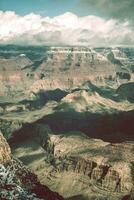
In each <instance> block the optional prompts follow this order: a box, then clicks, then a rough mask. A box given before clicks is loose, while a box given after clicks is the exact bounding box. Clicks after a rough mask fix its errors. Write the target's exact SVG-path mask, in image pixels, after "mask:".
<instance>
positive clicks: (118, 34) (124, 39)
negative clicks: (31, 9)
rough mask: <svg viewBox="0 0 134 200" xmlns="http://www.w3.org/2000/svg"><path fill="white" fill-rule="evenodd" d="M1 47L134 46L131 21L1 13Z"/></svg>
mask: <svg viewBox="0 0 134 200" xmlns="http://www.w3.org/2000/svg"><path fill="white" fill-rule="evenodd" d="M0 43H5V44H9V43H10V44H23V45H92V46H108V45H129V44H134V38H133V27H132V26H131V24H130V23H129V21H124V22H121V21H118V20H115V19H107V20H106V19H103V18H101V17H97V16H92V15H89V16H85V17H78V16H77V15H75V14H73V13H69V12H67V13H64V14H63V15H60V16H56V17H53V18H50V17H41V16H40V15H37V14H34V13H30V14H28V15H25V16H19V15H17V14H16V13H15V12H11V11H6V12H2V11H1V12H0Z"/></svg>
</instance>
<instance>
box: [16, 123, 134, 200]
mask: <svg viewBox="0 0 134 200" xmlns="http://www.w3.org/2000/svg"><path fill="white" fill-rule="evenodd" d="M33 129H34V130H35V132H33V135H32V138H33V141H34V142H33V144H31V139H30V138H29V140H26V141H27V142H26V144H27V145H28V144H31V145H32V146H33V145H34V147H35V151H34V152H33V151H32V152H31V151H30V150H29V151H30V152H29V155H31V158H32V155H42V156H41V158H39V157H38V156H36V158H35V160H36V159H37V160H36V166H35V165H34V162H35V160H34V161H31V162H29V161H28V160H27V155H26V153H25V151H26V152H27V150H24V149H25V147H23V146H24V144H25V139H24V138H23V139H24V141H23V142H19V143H18V145H17V147H13V149H14V154H15V155H16V156H17V157H19V158H20V159H23V160H24V162H26V164H28V165H29V166H30V167H31V168H32V169H33V170H34V172H35V173H36V174H37V175H38V177H39V179H40V180H41V182H42V183H45V182H46V183H47V185H48V186H49V187H51V188H53V189H54V190H56V191H58V192H59V193H61V194H62V195H64V197H66V198H68V197H71V196H73V195H78V194H81V195H82V196H85V195H86V196H87V197H86V198H87V199H92V198H93V197H94V198H99V197H100V198H99V199H101V198H102V197H104V199H105V198H106V199H107V200H116V199H117V200H120V199H121V198H122V197H123V196H125V195H127V194H130V193H131V191H132V189H133V185H134V179H133V147H134V146H133V143H127V142H126V143H125V142H124V143H123V144H120V143H117V144H112V143H108V142H103V141H102V140H98V139H91V138H88V137H87V136H86V135H84V134H83V133H80V132H70V133H68V134H67V133H66V134H63V133H62V134H61V135H55V134H53V132H52V131H51V130H50V129H49V127H48V126H43V125H36V126H34V127H33ZM39 149H40V151H39ZM122 149H124V151H122ZM22 152H23V153H22ZM42 157H43V158H44V159H43V160H42ZM44 168H45V169H47V170H46V173H44V170H43V169H44ZM63 179H64V180H63ZM72 185H73V189H72ZM95 194H96V195H95ZM109 194H110V196H109ZM76 199H77V198H76ZM102 199H103V198H102Z"/></svg>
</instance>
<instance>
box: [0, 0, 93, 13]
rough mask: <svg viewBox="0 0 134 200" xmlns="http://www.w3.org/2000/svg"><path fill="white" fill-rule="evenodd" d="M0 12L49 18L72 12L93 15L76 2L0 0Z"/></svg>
mask: <svg viewBox="0 0 134 200" xmlns="http://www.w3.org/2000/svg"><path fill="white" fill-rule="evenodd" d="M0 10H3V11H7V10H12V11H15V12H16V13H17V14H20V15H26V14H28V13H30V12H34V13H37V14H41V15H43V16H46V15H47V16H51V17H53V16H57V15H60V14H63V13H65V12H73V13H75V14H77V15H79V16H84V15H87V14H94V13H91V12H89V11H88V10H86V9H81V6H80V5H79V1H78V0H0Z"/></svg>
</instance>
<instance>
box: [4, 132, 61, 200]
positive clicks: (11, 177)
mask: <svg viewBox="0 0 134 200" xmlns="http://www.w3.org/2000/svg"><path fill="white" fill-rule="evenodd" d="M0 199H1V200H17V199H18V200H22V199H29V200H30V199H31V200H33V199H34V200H39V199H45V200H50V199H51V200H62V199H63V198H62V197H61V196H60V195H58V194H57V193H54V192H52V191H50V190H49V189H48V188H47V187H46V186H44V185H41V183H40V182H39V181H38V179H37V177H36V175H34V174H33V173H32V172H31V171H30V170H29V169H28V168H27V167H25V166H24V165H23V164H22V163H21V162H20V161H19V160H16V159H14V158H13V157H12V155H11V150H10V147H9V145H8V143H7V142H6V140H5V138H4V137H3V135H2V133H0Z"/></svg>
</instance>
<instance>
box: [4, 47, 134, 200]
mask: <svg viewBox="0 0 134 200" xmlns="http://www.w3.org/2000/svg"><path fill="white" fill-rule="evenodd" d="M133 66H134V49H133V48H121V47H120V48H111V47H109V48H104V47H103V48H90V47H80V46H79V47H75V46H73V47H71V46H70V47H39V46H38V47H32V46H31V47H28V46H27V47H19V46H13V45H11V46H10V45H9V46H0V130H1V131H2V133H3V135H4V137H5V138H6V139H7V140H8V142H9V144H10V146H11V149H12V153H13V155H14V156H15V157H17V158H19V159H20V160H21V161H22V163H24V164H25V165H26V166H27V167H28V169H27V168H26V167H24V165H23V164H22V163H21V162H20V161H18V160H16V159H13V158H12V155H11V152H10V148H9V146H8V144H7V142H6V140H5V139H4V138H3V136H2V135H0V138H1V140H0V141H1V145H0V150H1V151H0V164H2V166H1V167H2V168H1V170H2V173H4V174H7V171H8V173H9V175H10V174H11V173H12V174H15V175H14V177H15V178H16V176H17V178H18V179H19V181H20V183H21V185H19V187H20V188H22V190H23V192H21V194H20V188H19V189H16V191H17V195H22V193H24V197H25V199H28V198H29V199H30V198H32V199H33V196H28V195H34V198H42V199H43V198H44V199H46V200H47V199H48V200H49V199H50V200H51V199H52V200H56V198H57V199H58V200H59V199H62V197H60V196H59V195H58V194H55V193H53V192H51V191H50V190H49V189H48V188H46V186H43V185H47V186H48V187H49V188H51V189H52V190H53V191H55V192H58V193H59V194H61V195H62V196H64V198H65V199H68V200H73V199H75V200H78V199H80V200H83V199H84V200H93V199H94V200H95V199H99V200H104V199H106V200H122V199H124V198H127V200H128V199H132V198H131V196H132V194H133V187H134V186H133V185H134V179H133V170H134V165H133V164H134V163H133V148H134V143H133V140H134V134H133V130H134V104H133V92H131V91H132V90H133V80H134V70H133ZM3 142H4V145H3ZM11 166H12V167H13V166H14V167H13V168H15V169H17V171H10V169H11V168H12V167H11ZM10 167H11V168H10ZM29 169H32V171H33V172H34V174H36V175H37V176H38V178H37V177H36V175H34V174H33V173H31V172H30V171H29ZM10 172H11V173H10ZM19 172H21V174H20V173H19ZM18 173H19V175H18ZM22 174H24V177H22ZM11 177H12V176H11ZM14 177H12V179H11V180H12V181H14ZM23 178H24V179H23ZM25 179H26V181H27V182H28V184H30V185H28V188H30V190H28V194H27V195H26V193H25V191H26V190H27V186H26V182H25ZM38 180H39V181H40V182H41V183H40V182H39V181H38ZM15 181H16V179H15ZM2 184H3V183H2ZM14 184H16V185H17V184H18V182H14ZM41 184H43V185H41ZM31 185H32V186H31ZM33 185H35V187H34V186H33ZM25 186H26V187H25ZM11 189H12V188H11ZM42 190H43V191H46V192H43V194H45V196H42V193H41V191H42ZM15 195H16V194H15ZM14 198H16V196H15V197H14ZM17 198H18V197H17ZM19 198H20V196H19ZM7 199H8V198H7ZM20 199H21V198H20Z"/></svg>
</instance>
